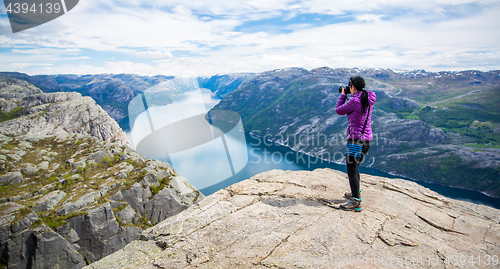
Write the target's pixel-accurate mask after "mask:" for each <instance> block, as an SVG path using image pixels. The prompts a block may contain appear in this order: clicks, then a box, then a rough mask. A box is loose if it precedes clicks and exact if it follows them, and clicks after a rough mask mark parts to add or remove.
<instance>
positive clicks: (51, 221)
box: [40, 211, 88, 230]
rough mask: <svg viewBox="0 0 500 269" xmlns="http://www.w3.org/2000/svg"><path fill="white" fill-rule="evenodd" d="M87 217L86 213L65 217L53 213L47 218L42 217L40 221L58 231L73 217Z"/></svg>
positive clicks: (79, 212) (76, 213)
mask: <svg viewBox="0 0 500 269" xmlns="http://www.w3.org/2000/svg"><path fill="white" fill-rule="evenodd" d="M86 215H88V213H87V212H86V211H78V212H73V213H70V214H68V215H65V216H59V215H57V213H55V212H54V211H53V212H51V213H49V214H47V215H45V216H40V219H41V220H42V221H43V223H45V225H47V227H49V228H51V229H52V230H56V229H57V228H59V227H61V226H63V225H65V224H67V223H68V222H67V221H66V220H68V219H70V218H73V217H77V216H86Z"/></svg>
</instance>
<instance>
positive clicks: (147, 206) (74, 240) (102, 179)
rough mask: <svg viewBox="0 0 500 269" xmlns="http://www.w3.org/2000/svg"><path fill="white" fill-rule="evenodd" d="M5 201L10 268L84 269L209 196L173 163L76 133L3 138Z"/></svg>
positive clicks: (1, 227)
mask: <svg viewBox="0 0 500 269" xmlns="http://www.w3.org/2000/svg"><path fill="white" fill-rule="evenodd" d="M4 154H5V155H4ZM0 197H1V198H0V212H1V217H0V255H1V256H0V258H1V261H2V263H1V264H2V265H7V266H8V268H27V267H28V268H54V267H57V266H59V267H60V268H82V267H83V266H84V265H85V264H87V263H90V262H95V261H97V260H99V259H101V258H102V257H105V256H107V255H109V254H111V253H113V252H115V251H117V250H119V249H121V248H123V247H124V246H125V245H126V244H128V243H130V242H132V241H134V240H138V239H140V234H141V232H142V230H143V229H145V228H148V227H151V226H152V225H153V224H156V223H158V222H160V221H163V220H164V219H166V218H168V217H170V216H173V215H175V214H177V213H179V212H181V211H182V210H184V209H186V208H188V207H189V206H190V205H192V204H194V203H197V202H199V201H201V200H202V199H203V198H204V196H203V194H201V193H200V192H199V191H198V190H196V188H194V187H193V186H191V185H190V184H189V183H188V182H187V180H185V179H183V178H182V177H180V176H179V175H177V174H176V173H175V171H174V170H173V169H172V167H171V166H170V164H169V163H166V162H160V161H156V160H148V159H144V158H143V157H142V156H140V155H139V154H138V153H136V152H135V151H134V150H132V149H130V148H129V147H127V146H124V145H121V144H119V143H110V142H107V141H102V140H100V139H98V138H96V137H94V136H90V135H83V134H68V133H61V134H58V135H51V136H40V135H23V136H16V137H8V136H5V135H0Z"/></svg>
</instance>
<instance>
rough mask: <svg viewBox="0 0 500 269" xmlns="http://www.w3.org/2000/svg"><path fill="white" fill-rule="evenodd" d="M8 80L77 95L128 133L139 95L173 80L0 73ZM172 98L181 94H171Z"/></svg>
mask: <svg viewBox="0 0 500 269" xmlns="http://www.w3.org/2000/svg"><path fill="white" fill-rule="evenodd" d="M0 75H2V76H4V77H8V78H14V79H19V80H24V81H26V82H29V83H31V84H33V85H34V86H36V87H38V88H39V89H41V90H42V91H43V92H46V93H52V92H78V93H80V94H81V95H83V96H90V97H92V99H94V100H95V101H96V103H97V104H99V105H100V106H101V107H102V108H103V109H104V110H105V111H106V112H107V113H108V114H109V115H110V116H111V117H112V118H113V119H114V120H116V121H117V122H118V123H119V125H120V126H122V127H123V128H125V129H127V130H128V129H129V121H128V104H129V102H130V101H131V100H132V99H133V98H134V97H135V96H136V95H137V94H138V93H142V92H144V91H145V90H147V89H149V88H151V87H154V86H156V85H158V84H160V83H162V82H165V81H168V80H171V79H173V78H174V77H170V76H152V77H150V76H139V75H132V74H117V75H111V74H100V75H36V76H29V75H27V74H23V73H18V72H0ZM169 94H170V95H168V96H165V97H166V98H170V102H171V100H172V98H175V97H176V96H179V95H180V94H181V92H178V91H170V92H169Z"/></svg>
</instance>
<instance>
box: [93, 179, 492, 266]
mask: <svg viewBox="0 0 500 269" xmlns="http://www.w3.org/2000/svg"><path fill="white" fill-rule="evenodd" d="M361 178H362V187H361V189H362V199H363V211H362V212H360V213H356V212H346V211H342V210H338V209H335V208H332V207H330V206H328V205H329V204H330V205H331V204H339V203H343V202H344V200H343V199H340V198H341V197H342V196H343V193H344V192H345V191H347V190H348V188H349V187H348V181H347V177H346V174H345V173H342V172H339V171H334V170H330V169H317V170H314V171H312V172H310V171H298V172H290V171H281V170H272V171H268V172H265V173H261V174H258V175H256V176H254V177H252V178H250V179H248V180H245V181H242V182H239V183H237V184H234V185H232V186H230V187H228V188H226V189H223V190H220V191H218V192H216V193H214V194H212V195H210V196H208V197H207V198H206V199H204V200H203V201H201V202H200V203H198V204H196V205H193V206H191V207H190V208H188V209H187V210H185V211H183V212H181V213H179V214H177V215H175V216H173V217H170V218H168V219H166V220H165V221H163V222H161V223H159V224H157V225H156V226H154V227H152V228H149V229H147V230H145V231H144V232H143V233H142V238H141V239H142V240H137V241H134V242H132V243H130V244H129V245H127V246H126V247H125V248H123V249H122V250H120V251H118V252H116V253H114V254H112V255H110V256H107V257H105V258H103V259H102V260H100V261H98V262H96V263H93V264H91V265H89V266H88V267H86V268H94V269H97V268H193V267H197V268H264V267H276V268H311V267H314V268H339V267H348V268H359V267H363V268H364V267H370V268H372V267H377V268H378V267H398V268H402V267H411V268H430V267H432V268H444V267H450V266H451V267H458V268H468V267H473V268H476V267H478V268H491V266H492V265H493V263H492V261H493V260H494V257H495V255H496V257H497V258H498V255H499V253H500V224H499V221H500V214H499V213H500V212H499V210H497V209H494V208H491V207H488V206H483V205H476V204H472V203H469V202H463V201H458V200H453V199H449V198H446V197H443V196H441V195H439V194H437V193H435V192H433V191H431V190H429V189H427V188H424V187H422V186H420V185H418V184H416V183H414V182H411V181H406V180H402V179H389V178H383V177H377V176H370V175H362V177H361ZM462 257H465V258H466V261H465V262H464V260H463V259H464V258H462ZM488 259H489V264H487V263H488V261H487V260H488ZM496 266H498V261H497V265H496ZM493 267H495V266H493Z"/></svg>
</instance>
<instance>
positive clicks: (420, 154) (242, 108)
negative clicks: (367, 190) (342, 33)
mask: <svg viewBox="0 0 500 269" xmlns="http://www.w3.org/2000/svg"><path fill="white" fill-rule="evenodd" d="M354 75H360V76H362V77H364V78H365V80H366V81H367V88H368V90H371V91H374V92H375V93H376V94H377V102H376V104H375V106H374V108H373V117H372V129H373V133H374V137H375V139H374V141H373V143H372V147H371V149H370V151H369V153H368V155H367V159H366V160H365V162H364V163H363V165H364V166H370V167H373V168H378V169H380V170H383V171H386V172H389V173H392V174H397V175H402V176H405V177H408V178H413V179H417V180H421V181H428V182H436V183H439V184H443V185H448V186H457V187H462V188H467V189H474V190H478V191H482V192H484V193H487V194H489V195H493V196H497V197H499V196H500V181H499V180H498V179H499V178H500V110H499V108H500V107H499V106H498V105H497V104H498V103H499V102H500V76H499V75H500V71H491V72H479V71H463V72H439V73H430V72H425V71H412V72H399V73H398V72H394V71H391V70H380V69H370V70H360V69H330V68H327V67H323V68H317V69H313V70H310V71H308V70H306V69H302V68H288V69H282V70H274V71H268V72H263V73H260V74H257V75H253V76H250V77H246V78H245V81H244V82H243V83H242V84H240V85H239V86H238V88H237V89H236V90H234V91H232V92H231V93H229V94H227V95H226V96H225V97H224V99H223V100H222V101H221V102H220V103H219V104H218V105H217V106H216V107H214V110H218V109H223V110H232V111H235V112H237V113H239V114H240V115H241V117H242V120H243V124H244V128H245V131H247V132H251V133H253V134H254V135H256V136H260V137H265V138H266V139H269V140H271V141H274V142H276V143H278V144H281V145H286V146H289V147H290V148H292V149H293V150H296V151H300V152H305V153H307V154H310V155H313V156H318V157H321V158H323V159H327V160H330V161H335V162H338V163H343V162H344V161H343V158H344V157H343V153H344V151H345V130H346V128H347V117H345V116H338V115H337V114H336V112H335V104H336V102H337V99H338V97H339V93H338V88H339V86H340V85H345V84H346V82H347V81H348V79H349V77H351V76H354Z"/></svg>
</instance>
